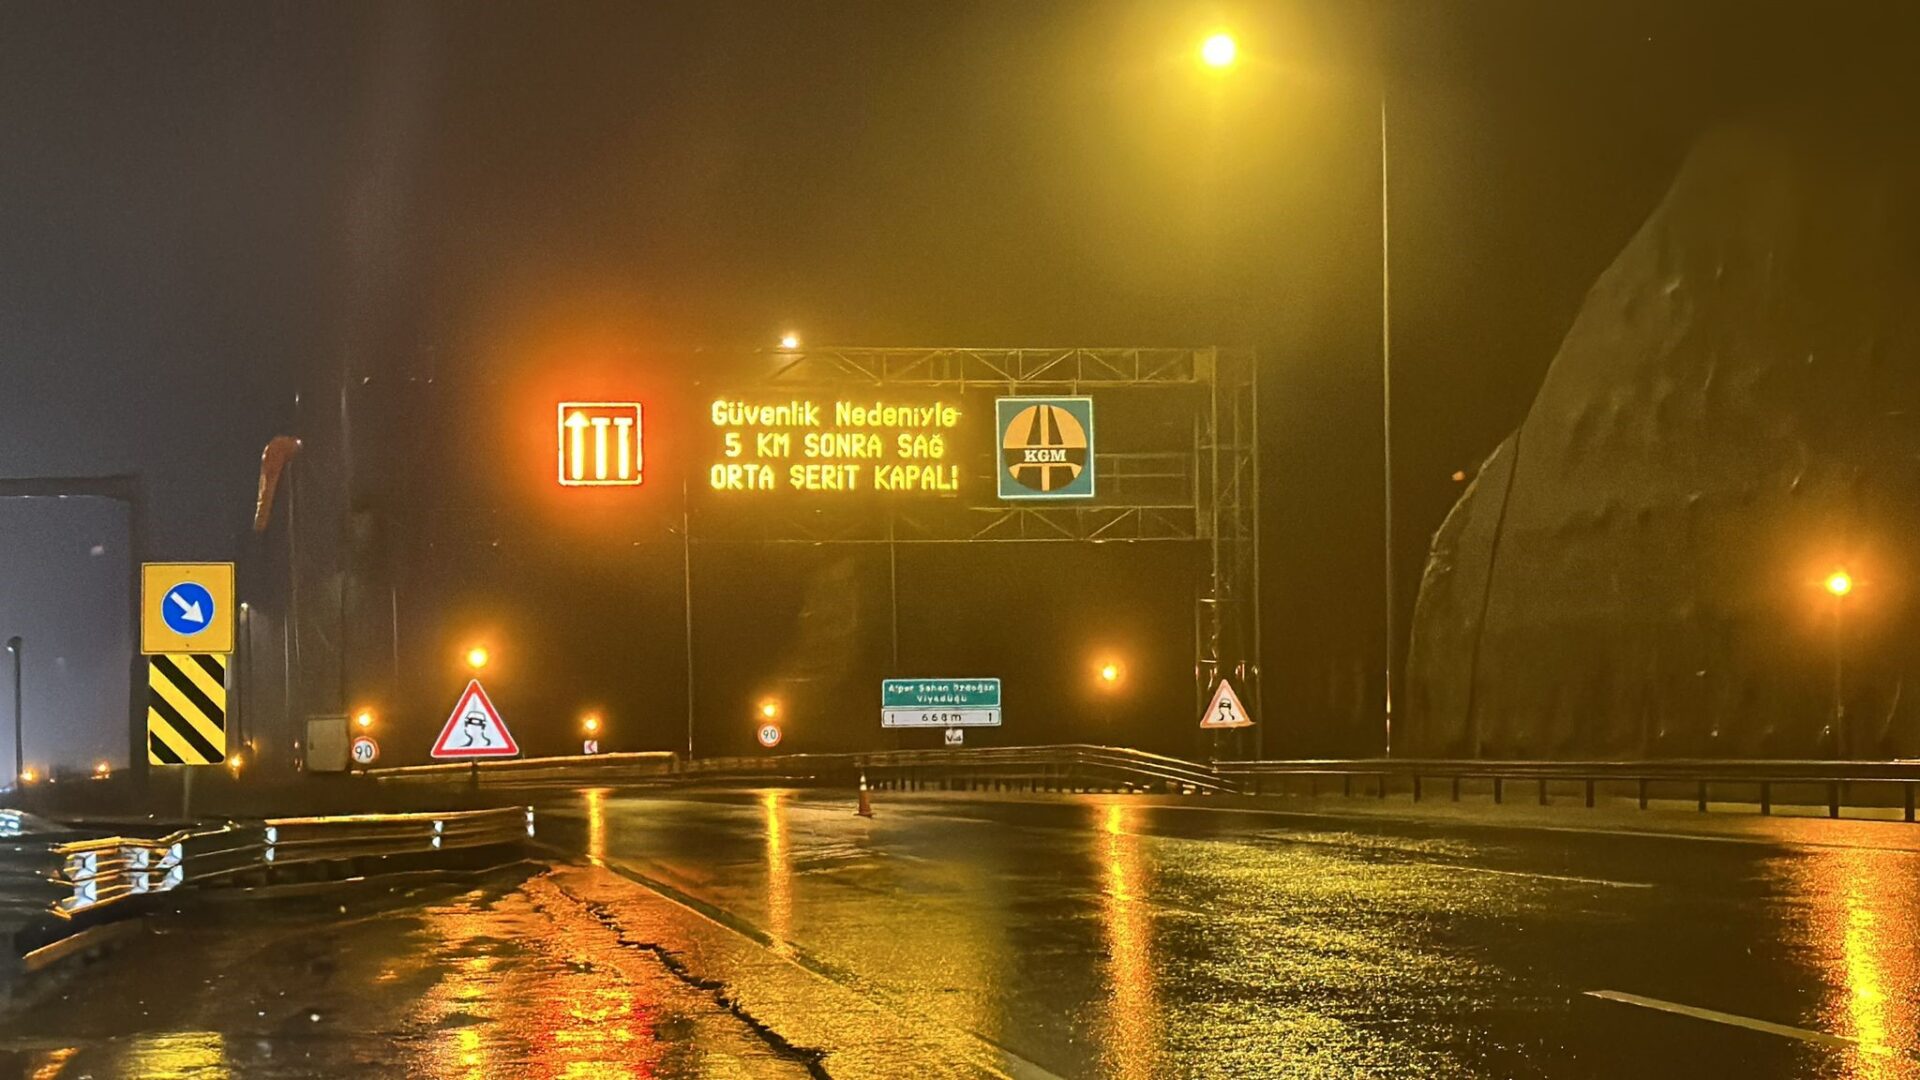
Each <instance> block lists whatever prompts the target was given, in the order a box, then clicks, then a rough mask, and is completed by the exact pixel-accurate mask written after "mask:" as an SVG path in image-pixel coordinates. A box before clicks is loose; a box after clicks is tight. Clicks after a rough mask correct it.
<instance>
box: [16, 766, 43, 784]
mask: <svg viewBox="0 0 1920 1080" xmlns="http://www.w3.org/2000/svg"><path fill="white" fill-rule="evenodd" d="M39 779H40V774H39V773H37V772H34V771H33V770H32V769H22V770H20V782H21V783H23V784H31V783H34V782H35V781H37V780H39Z"/></svg>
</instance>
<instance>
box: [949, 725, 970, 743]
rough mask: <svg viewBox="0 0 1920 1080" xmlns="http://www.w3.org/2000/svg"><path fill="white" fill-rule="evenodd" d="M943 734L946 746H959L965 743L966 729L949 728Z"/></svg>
mask: <svg viewBox="0 0 1920 1080" xmlns="http://www.w3.org/2000/svg"><path fill="white" fill-rule="evenodd" d="M945 734H946V739H947V745H948V746H961V745H963V744H965V743H966V741H967V729H965V728H957V727H950V728H948V729H947V730H946V732H945Z"/></svg>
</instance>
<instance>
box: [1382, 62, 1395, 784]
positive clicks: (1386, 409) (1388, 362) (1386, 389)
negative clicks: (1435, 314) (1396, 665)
mask: <svg viewBox="0 0 1920 1080" xmlns="http://www.w3.org/2000/svg"><path fill="white" fill-rule="evenodd" d="M1387 205H1388V204H1387V90H1386V75H1385V73H1384V72H1383V73H1382V74H1381V86H1380V458H1381V471H1382V474H1383V477H1382V481H1381V485H1380V488H1381V492H1382V500H1383V505H1382V507H1381V509H1382V511H1383V512H1384V513H1383V518H1382V520H1383V522H1384V525H1385V532H1386V544H1385V550H1386V560H1385V565H1386V571H1387V574H1386V586H1387V605H1386V613H1387V669H1386V670H1387V686H1386V697H1385V702H1386V709H1387V712H1386V726H1385V739H1384V743H1383V749H1382V756H1384V757H1392V756H1393V648H1394V643H1395V642H1397V641H1398V640H1399V629H1398V623H1399V619H1397V618H1396V617H1395V612H1394V592H1395V587H1394V573H1393V318H1392V312H1393V272H1392V271H1393V264H1392V260H1391V258H1389V252H1390V251H1391V250H1392V249H1391V248H1390V247H1389V246H1388V243H1387V223H1388V216H1387Z"/></svg>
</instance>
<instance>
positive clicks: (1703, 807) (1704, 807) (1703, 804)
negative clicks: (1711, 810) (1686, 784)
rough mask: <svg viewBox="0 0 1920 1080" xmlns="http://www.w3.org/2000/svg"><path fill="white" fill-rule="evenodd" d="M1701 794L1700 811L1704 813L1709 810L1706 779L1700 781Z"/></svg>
mask: <svg viewBox="0 0 1920 1080" xmlns="http://www.w3.org/2000/svg"><path fill="white" fill-rule="evenodd" d="M1699 794H1700V812H1701V813H1703V814H1704V813H1706V812H1707V782H1706V781H1705V780H1702V781H1700V792H1699Z"/></svg>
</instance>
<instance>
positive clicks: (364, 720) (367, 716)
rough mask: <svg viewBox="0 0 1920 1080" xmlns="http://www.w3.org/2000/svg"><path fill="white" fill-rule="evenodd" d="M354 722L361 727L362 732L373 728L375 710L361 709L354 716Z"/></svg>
mask: <svg viewBox="0 0 1920 1080" xmlns="http://www.w3.org/2000/svg"><path fill="white" fill-rule="evenodd" d="M353 722H354V723H356V724H358V725H360V730H361V731H365V730H367V729H368V728H370V727H372V726H373V710H372V709H361V710H360V711H359V712H358V713H355V714H354V717H353Z"/></svg>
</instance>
